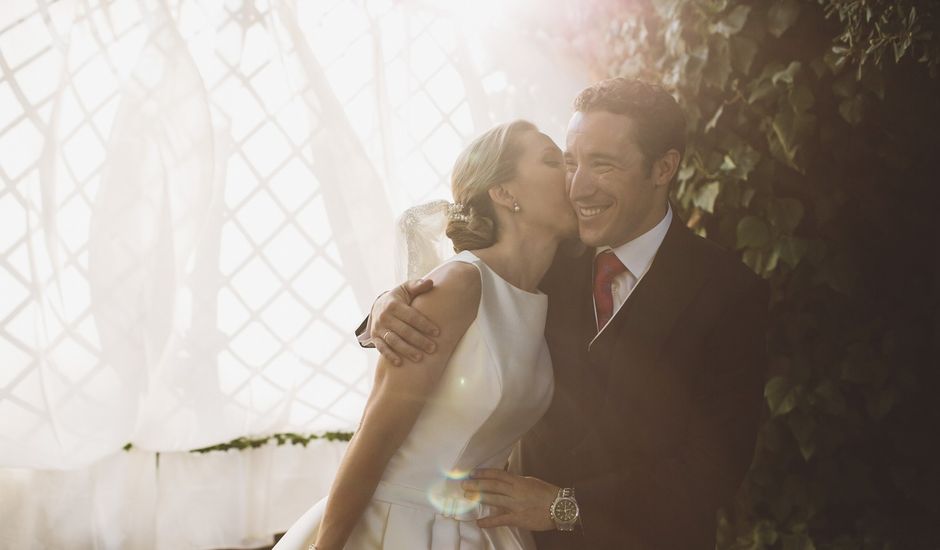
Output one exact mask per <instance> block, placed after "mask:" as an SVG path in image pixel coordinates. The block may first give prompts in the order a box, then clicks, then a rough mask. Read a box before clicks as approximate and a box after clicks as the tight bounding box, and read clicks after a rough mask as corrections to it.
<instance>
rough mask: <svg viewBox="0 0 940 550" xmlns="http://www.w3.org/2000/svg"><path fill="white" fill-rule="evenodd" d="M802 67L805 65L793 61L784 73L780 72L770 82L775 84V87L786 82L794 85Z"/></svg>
mask: <svg viewBox="0 0 940 550" xmlns="http://www.w3.org/2000/svg"><path fill="white" fill-rule="evenodd" d="M802 66H803V64H802V63H800V62H799V61H791V62H790V64H789V65H787V68H786V69H783V70H782V71H778V72H777V73H775V74H774V75H773V76H772V77H771V78H770V81H771V82H772V83H773V85H774V86H776V85H777V83H779V82H786V83H787V84H793V79H794V77H796V74H797V73H798V72H800V67H802Z"/></svg>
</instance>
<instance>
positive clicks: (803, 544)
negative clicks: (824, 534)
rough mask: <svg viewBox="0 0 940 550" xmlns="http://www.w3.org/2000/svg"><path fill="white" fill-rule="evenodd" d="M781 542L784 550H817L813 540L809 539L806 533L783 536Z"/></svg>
mask: <svg viewBox="0 0 940 550" xmlns="http://www.w3.org/2000/svg"><path fill="white" fill-rule="evenodd" d="M780 540H781V542H782V543H783V550H816V546H815V545H814V544H813V539H811V538H809V535H807V534H806V533H799V534H795V535H783V536H782V537H780Z"/></svg>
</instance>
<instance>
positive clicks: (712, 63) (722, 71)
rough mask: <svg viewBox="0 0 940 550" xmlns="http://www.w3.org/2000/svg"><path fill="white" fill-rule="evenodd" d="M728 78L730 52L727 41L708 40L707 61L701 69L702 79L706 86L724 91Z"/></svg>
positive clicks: (729, 73) (718, 39)
mask: <svg viewBox="0 0 940 550" xmlns="http://www.w3.org/2000/svg"><path fill="white" fill-rule="evenodd" d="M730 76H731V50H730V48H729V46H728V40H725V39H721V38H718V37H713V39H712V40H709V48H708V61H707V63H706V64H705V68H704V69H702V78H703V79H704V80H705V83H706V84H708V85H710V86H714V87H715V88H719V89H724V88H725V85H726V84H727V83H728V77H730Z"/></svg>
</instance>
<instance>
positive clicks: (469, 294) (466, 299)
mask: <svg viewBox="0 0 940 550" xmlns="http://www.w3.org/2000/svg"><path fill="white" fill-rule="evenodd" d="M425 278H427V279H431V281H433V283H434V287H433V289H432V290H431V291H430V292H428V293H426V294H422V295H421V296H418V297H416V298H415V300H414V302H413V304H412V305H414V307H415V308H417V309H419V310H426V311H424V313H426V314H428V313H429V314H432V315H433V314H434V313H438V314H444V315H445V316H446V317H451V318H455V317H457V318H459V317H465V316H467V315H470V319H471V320H472V319H473V318H474V317H476V311H477V308H479V305H480V294H481V293H482V283H481V281H480V271H479V270H478V269H477V268H476V266H473V265H471V264H469V263H466V262H460V261H453V262H446V263H444V264H442V265H440V266H438V267H437V269H435V270H434V271H432V272H431V273H429V274H428V275H427V277H425ZM429 316H430V315H429ZM432 319H433V317H432ZM442 320H443V319H442Z"/></svg>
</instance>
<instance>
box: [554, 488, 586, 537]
mask: <svg viewBox="0 0 940 550" xmlns="http://www.w3.org/2000/svg"><path fill="white" fill-rule="evenodd" d="M548 514H549V516H551V518H552V521H554V522H555V527H556V528H557V529H558V530H559V531H574V526H575V524H577V523H578V520H579V519H580V518H581V510H579V509H578V501H577V500H575V499H574V489H573V488H565V489H560V490H559V491H558V494H557V495H556V496H555V501H554V502H552V505H551V506H550V507H549V508H548Z"/></svg>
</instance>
